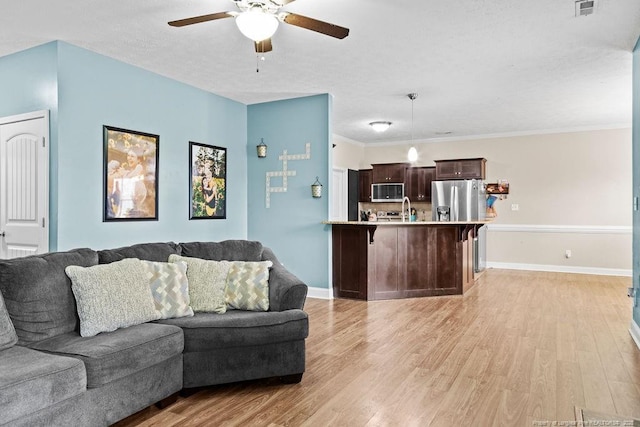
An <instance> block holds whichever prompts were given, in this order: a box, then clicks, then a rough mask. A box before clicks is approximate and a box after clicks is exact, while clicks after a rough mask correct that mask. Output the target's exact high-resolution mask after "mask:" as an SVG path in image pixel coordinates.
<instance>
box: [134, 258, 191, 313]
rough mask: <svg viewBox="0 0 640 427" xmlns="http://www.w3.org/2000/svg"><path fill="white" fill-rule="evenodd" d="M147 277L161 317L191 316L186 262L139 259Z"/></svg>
mask: <svg viewBox="0 0 640 427" xmlns="http://www.w3.org/2000/svg"><path fill="white" fill-rule="evenodd" d="M141 262H142V266H143V267H144V269H145V272H146V274H147V279H149V286H150V287H151V295H153V302H154V304H155V307H156V311H157V312H158V313H159V314H160V318H161V319H172V318H175V317H185V316H193V309H192V308H191V306H190V305H189V304H190V299H189V281H188V280H187V263H186V262H183V261H178V262H176V263H170V262H156V261H141Z"/></svg>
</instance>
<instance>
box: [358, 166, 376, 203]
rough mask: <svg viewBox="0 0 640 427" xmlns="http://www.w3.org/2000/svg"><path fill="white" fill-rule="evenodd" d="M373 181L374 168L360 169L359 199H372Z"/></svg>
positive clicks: (366, 200)
mask: <svg viewBox="0 0 640 427" xmlns="http://www.w3.org/2000/svg"><path fill="white" fill-rule="evenodd" d="M372 182H373V170H372V169H360V171H359V173H358V184H359V191H358V201H360V202H370V201H371V184H372Z"/></svg>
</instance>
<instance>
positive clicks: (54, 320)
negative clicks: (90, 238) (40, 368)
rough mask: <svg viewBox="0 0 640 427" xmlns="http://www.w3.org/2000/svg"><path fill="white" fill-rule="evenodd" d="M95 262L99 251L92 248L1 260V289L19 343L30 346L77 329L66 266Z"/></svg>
mask: <svg viewBox="0 0 640 427" xmlns="http://www.w3.org/2000/svg"><path fill="white" fill-rule="evenodd" d="M96 264H98V254H97V252H96V251H93V250H91V249H75V250H72V251H68V252H52V253H48V254H43V255H33V256H29V257H25V258H16V259H10V260H0V292H2V295H3V296H4V300H5V304H6V306H7V311H8V312H9V315H10V316H11V320H12V321H13V326H14V327H15V330H16V334H17V335H18V344H20V345H29V344H32V343H35V342H38V341H41V340H44V339H47V338H51V337H54V336H57V335H60V334H65V333H67V332H73V331H76V330H78V314H77V312H76V301H75V298H74V296H73V292H72V291H71V280H69V278H68V277H67V275H66V274H65V272H64V269H65V268H66V267H67V266H69V265H80V266H83V267H89V266H92V265H96Z"/></svg>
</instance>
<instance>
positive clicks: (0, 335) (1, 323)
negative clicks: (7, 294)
mask: <svg viewBox="0 0 640 427" xmlns="http://www.w3.org/2000/svg"><path fill="white" fill-rule="evenodd" d="M17 342H18V336H17V335H16V330H15V329H14V327H13V322H11V318H10V317H9V312H8V311H7V307H6V306H5V305H4V298H2V295H0V350H4V349H7V348H10V347H13V346H14V345H16V343H17Z"/></svg>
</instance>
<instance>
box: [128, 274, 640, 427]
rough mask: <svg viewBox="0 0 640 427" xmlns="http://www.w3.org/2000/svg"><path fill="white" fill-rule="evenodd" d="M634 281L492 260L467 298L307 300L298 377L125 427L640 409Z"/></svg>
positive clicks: (508, 421) (186, 403) (433, 422)
mask: <svg viewBox="0 0 640 427" xmlns="http://www.w3.org/2000/svg"><path fill="white" fill-rule="evenodd" d="M630 283H631V279H630V278H620V277H605V276H590V275H579V274H562V273H544V272H522V271H508V270H488V271H487V272H486V273H485V274H484V275H482V276H481V277H480V279H479V280H478V281H477V282H476V285H475V286H474V287H473V288H472V289H471V290H470V291H469V292H467V294H466V295H464V296H455V297H434V298H416V299H406V300H393V301H377V302H363V301H351V300H344V299H337V300H333V301H326V300H318V299H308V300H307V304H306V307H305V310H306V311H307V312H308V313H309V319H310V334H309V338H308V340H307V370H306V373H305V375H304V377H303V379H302V382H301V383H300V384H295V385H282V384H280V383H278V382H277V381H273V380H263V381H255V382H247V383H242V384H235V385H225V386H216V387H210V388H206V389H202V390H201V391H199V392H197V393H195V394H193V395H191V396H189V397H186V398H183V397H180V398H179V399H178V401H177V402H176V403H174V404H173V405H171V406H169V407H168V408H166V409H164V410H159V409H157V408H155V407H152V408H148V409H146V410H144V411H142V412H140V413H138V414H136V415H133V416H132V417H129V418H128V419H126V420H123V421H122V422H120V423H118V426H119V427H124V426H152V425H154V426H211V425H230V426H235V425H242V426H247V425H261V426H327V425H335V426H421V427H422V426H493V425H499V426H532V425H552V423H551V421H573V420H575V413H574V407H575V406H579V407H582V408H588V409H591V410H594V411H599V412H604V413H617V414H621V415H626V416H635V417H640V350H639V349H638V347H637V346H636V345H635V343H634V342H633V340H632V338H631V336H630V334H629V331H628V329H629V325H630V322H631V299H630V298H627V296H626V288H627V287H628V286H630ZM543 421H549V423H547V424H544V423H542V422H543ZM556 425H558V424H556Z"/></svg>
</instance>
